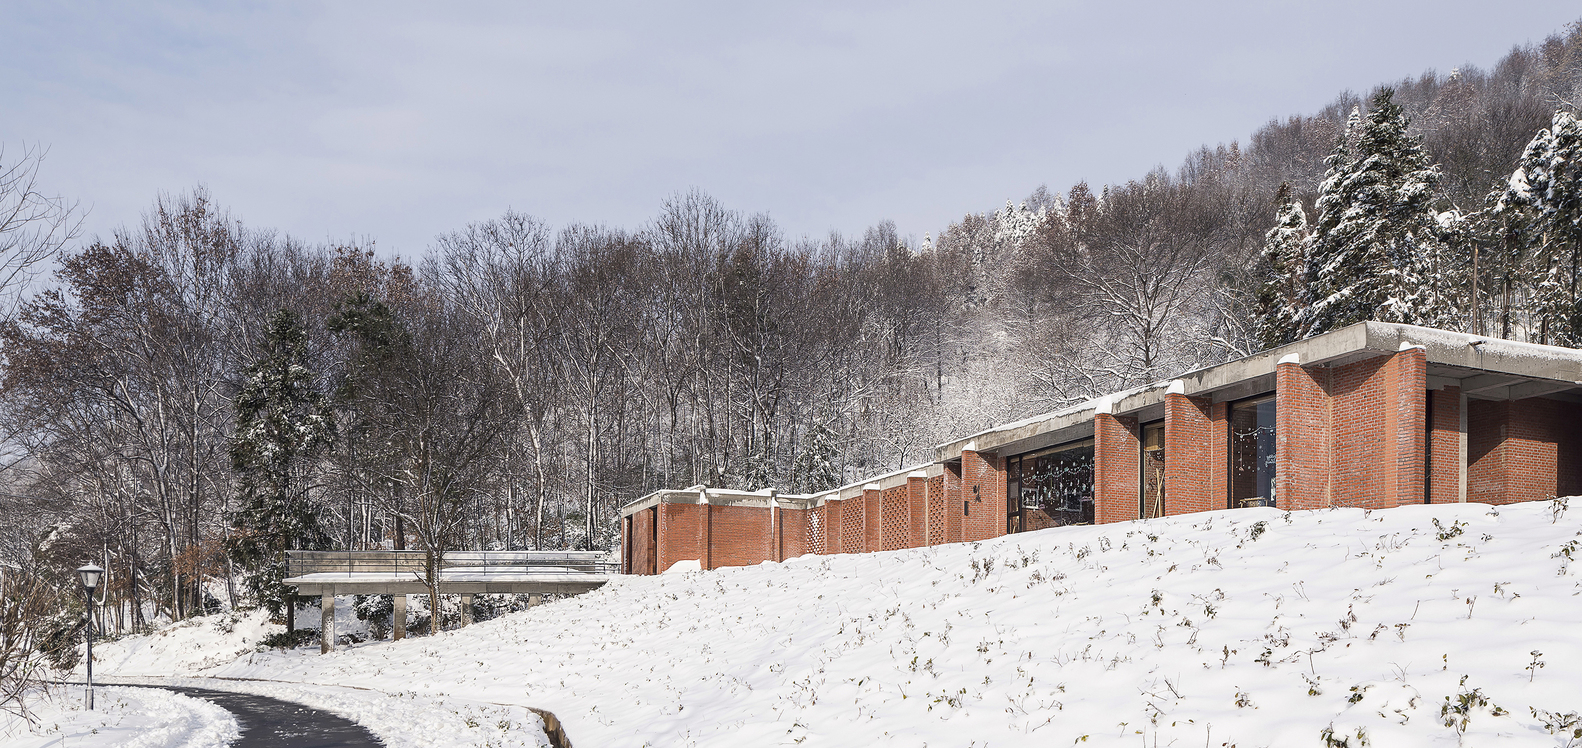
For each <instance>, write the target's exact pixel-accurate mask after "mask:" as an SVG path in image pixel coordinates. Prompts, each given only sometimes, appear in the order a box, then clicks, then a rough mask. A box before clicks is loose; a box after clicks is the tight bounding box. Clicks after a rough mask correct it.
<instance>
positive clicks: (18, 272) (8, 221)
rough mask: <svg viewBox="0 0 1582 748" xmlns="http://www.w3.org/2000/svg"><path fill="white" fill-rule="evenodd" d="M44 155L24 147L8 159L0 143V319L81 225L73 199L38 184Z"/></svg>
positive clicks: (10, 311) (79, 215)
mask: <svg viewBox="0 0 1582 748" xmlns="http://www.w3.org/2000/svg"><path fill="white" fill-rule="evenodd" d="M44 156H45V151H44V150H43V149H42V148H38V147H32V148H28V147H24V148H23V149H22V152H21V153H20V154H19V155H16V156H15V157H11V158H8V157H7V154H6V151H5V148H4V146H0V318H9V317H10V316H11V314H12V313H13V312H14V311H15V309H16V304H17V302H18V299H19V298H20V297H19V291H21V289H23V288H25V287H26V286H27V285H28V284H29V283H30V282H31V281H32V280H33V278H34V276H35V275H36V274H37V273H38V272H39V270H40V268H41V267H42V266H43V265H45V264H46V263H48V262H49V260H50V259H52V258H53V257H54V256H55V254H56V253H57V252H59V251H60V249H61V248H62V247H64V246H66V244H67V243H68V242H70V241H71V240H73V239H75V238H76V237H77V233H78V232H79V231H80V230H81V228H82V218H83V215H82V212H81V211H79V210H78V209H77V203H75V202H73V201H69V200H67V199H65V198H63V197H59V196H51V195H49V194H47V193H45V192H44V190H43V188H42V187H40V186H39V182H38V175H39V168H40V166H41V165H42V164H43V162H44Z"/></svg>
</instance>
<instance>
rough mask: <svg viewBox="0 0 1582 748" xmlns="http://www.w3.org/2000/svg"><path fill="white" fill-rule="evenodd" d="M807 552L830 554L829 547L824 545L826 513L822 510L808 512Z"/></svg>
mask: <svg viewBox="0 0 1582 748" xmlns="http://www.w3.org/2000/svg"><path fill="white" fill-rule="evenodd" d="M807 551H808V553H829V547H828V546H827V545H825V543H824V512H823V510H822V509H811V510H808V512H807Z"/></svg>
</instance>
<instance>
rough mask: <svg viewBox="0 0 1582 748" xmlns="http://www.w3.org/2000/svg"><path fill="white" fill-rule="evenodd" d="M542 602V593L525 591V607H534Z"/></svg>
mask: <svg viewBox="0 0 1582 748" xmlns="http://www.w3.org/2000/svg"><path fill="white" fill-rule="evenodd" d="M543 604H544V595H543V593H540V592H529V593H527V607H529V608H536V607H538V606H540V605H543Z"/></svg>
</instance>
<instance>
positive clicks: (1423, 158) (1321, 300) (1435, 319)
mask: <svg viewBox="0 0 1582 748" xmlns="http://www.w3.org/2000/svg"><path fill="white" fill-rule="evenodd" d="M1392 95H1393V94H1392V91H1391V90H1390V89H1388V88H1386V89H1383V90H1381V91H1380V92H1379V93H1378V94H1376V95H1375V96H1374V97H1373V100H1372V103H1371V106H1372V110H1371V111H1370V112H1369V113H1368V116H1367V119H1366V122H1359V115H1358V113H1356V112H1353V114H1352V120H1351V124H1349V125H1348V132H1347V134H1346V136H1343V137H1342V139H1341V141H1340V143H1339V144H1337V146H1336V148H1335V151H1334V152H1333V153H1332V154H1331V155H1330V156H1329V158H1328V160H1327V162H1326V163H1327V164H1328V167H1329V170H1328V173H1327V174H1326V176H1325V178H1324V181H1323V183H1322V184H1321V185H1320V187H1319V195H1318V211H1319V215H1318V220H1317V222H1316V223H1315V224H1314V227H1313V239H1312V242H1313V243H1312V251H1311V253H1310V255H1309V262H1308V266H1307V279H1308V288H1309V293H1311V294H1312V297H1313V305H1312V309H1311V314H1310V315H1309V317H1308V320H1309V322H1308V325H1307V327H1306V330H1305V333H1306V334H1315V333H1320V332H1325V331H1328V330H1333V329H1336V328H1338V327H1344V326H1345V325H1349V324H1353V323H1355V322H1361V321H1364V320H1380V321H1384V322H1404V323H1409V324H1421V325H1431V326H1432V325H1442V324H1446V323H1447V322H1448V321H1449V319H1448V317H1449V316H1450V315H1449V311H1448V310H1447V309H1446V308H1445V305H1444V303H1443V302H1442V298H1443V297H1441V296H1439V295H1438V293H1437V292H1436V291H1435V290H1434V288H1433V287H1434V285H1435V284H1436V283H1442V282H1443V279H1436V278H1434V277H1432V271H1433V267H1432V265H1433V258H1434V257H1435V256H1436V255H1438V254H1440V253H1442V252H1443V251H1444V248H1443V247H1442V246H1440V245H1441V244H1442V243H1443V238H1442V236H1441V234H1442V231H1441V228H1440V225H1439V222H1438V214H1437V212H1436V211H1435V209H1434V202H1435V199H1436V197H1437V194H1438V185H1439V179H1440V175H1439V167H1438V166H1436V165H1434V164H1432V163H1430V162H1429V158H1428V154H1427V153H1426V152H1424V150H1423V148H1422V143H1421V141H1420V139H1419V138H1418V137H1416V136H1414V135H1411V134H1409V133H1407V125H1408V121H1407V118H1406V115H1405V114H1404V113H1403V112H1402V111H1401V107H1400V106H1399V105H1397V104H1396V103H1395V102H1394V101H1393V100H1392V99H1391V97H1392ZM1359 126H1360V128H1361V129H1360V132H1359V131H1357V130H1356V129H1355V128H1357V127H1359ZM1353 138H1354V139H1353Z"/></svg>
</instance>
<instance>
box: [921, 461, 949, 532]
mask: <svg viewBox="0 0 1582 748" xmlns="http://www.w3.org/2000/svg"><path fill="white" fill-rule="evenodd" d="M949 508H950V502H949V501H947V500H946V499H945V476H943V475H936V476H934V477H932V478H929V479H928V523H927V525H926V526H925V527H924V529H923V535H924V537H923V544H924V545H938V544H940V543H945V542H948V541H947V540H946V539H945V538H946V537H947V535H946V532H945V515H947V514H949Z"/></svg>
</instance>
